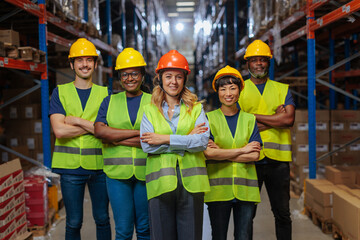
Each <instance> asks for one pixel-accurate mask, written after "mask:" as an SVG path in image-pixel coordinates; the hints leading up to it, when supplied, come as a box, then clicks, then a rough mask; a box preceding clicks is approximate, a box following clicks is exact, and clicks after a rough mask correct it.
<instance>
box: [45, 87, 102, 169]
mask: <svg viewBox="0 0 360 240" xmlns="http://www.w3.org/2000/svg"><path fill="white" fill-rule="evenodd" d="M58 89H59V98H60V102H61V103H62V105H63V107H64V110H65V112H66V116H75V117H80V118H82V119H86V120H89V121H95V119H96V116H97V113H98V111H99V108H100V104H101V102H102V101H103V99H104V98H105V97H106V96H108V89H107V87H101V86H98V85H96V84H93V85H92V88H91V92H90V96H89V99H88V100H87V104H86V107H85V109H84V110H83V109H82V106H81V100H80V98H79V95H78V93H77V91H76V88H75V85H74V83H73V82H71V83H67V84H63V85H59V86H58ZM101 147H102V144H101V140H99V139H97V138H96V137H94V135H93V134H90V133H87V134H83V135H81V136H77V137H72V138H57V139H56V141H55V149H54V154H53V158H52V165H51V167H52V168H66V169H76V168H79V167H82V168H84V169H88V170H100V169H103V165H104V162H103V156H102V151H101Z"/></svg>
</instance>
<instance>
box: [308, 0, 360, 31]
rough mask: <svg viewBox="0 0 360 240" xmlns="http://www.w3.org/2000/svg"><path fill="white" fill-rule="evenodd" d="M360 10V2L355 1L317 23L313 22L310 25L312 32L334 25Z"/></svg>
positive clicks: (321, 18) (319, 19)
mask: <svg viewBox="0 0 360 240" xmlns="http://www.w3.org/2000/svg"><path fill="white" fill-rule="evenodd" d="M359 9H360V0H353V1H351V2H349V3H347V4H345V5H343V6H342V7H340V8H338V9H336V10H334V11H332V12H330V13H328V14H326V15H325V16H323V17H320V18H318V19H316V21H313V22H311V24H309V29H310V31H316V30H318V29H320V28H322V27H325V26H326V25H329V24H330V23H333V22H335V21H337V20H339V19H341V18H343V17H346V16H348V15H350V14H352V13H353V12H356V11H358V10H359Z"/></svg>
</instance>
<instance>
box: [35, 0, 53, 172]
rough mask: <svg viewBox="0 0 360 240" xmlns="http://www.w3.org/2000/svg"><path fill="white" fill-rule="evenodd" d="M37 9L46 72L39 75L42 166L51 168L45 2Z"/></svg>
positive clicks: (40, 46) (40, 3)
mask: <svg viewBox="0 0 360 240" xmlns="http://www.w3.org/2000/svg"><path fill="white" fill-rule="evenodd" d="M38 4H39V7H40V9H41V12H42V13H43V15H42V16H41V17H39V48H40V50H41V51H44V52H45V61H46V71H45V72H43V73H41V119H42V140H43V154H44V165H45V166H46V167H47V168H51V144H50V119H49V80H48V70H47V63H48V53H47V42H46V39H47V38H46V36H47V27H46V7H45V0H39V2H38Z"/></svg>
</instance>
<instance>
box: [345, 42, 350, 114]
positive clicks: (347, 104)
mask: <svg viewBox="0 0 360 240" xmlns="http://www.w3.org/2000/svg"><path fill="white" fill-rule="evenodd" d="M344 47H345V49H344V50H345V58H348V57H350V51H351V50H350V39H349V37H347V38H346V39H345V45H344ZM350 69H351V62H347V63H345V71H350ZM347 80H348V78H345V86H346V83H347ZM345 109H347V110H349V109H350V98H349V97H348V96H345Z"/></svg>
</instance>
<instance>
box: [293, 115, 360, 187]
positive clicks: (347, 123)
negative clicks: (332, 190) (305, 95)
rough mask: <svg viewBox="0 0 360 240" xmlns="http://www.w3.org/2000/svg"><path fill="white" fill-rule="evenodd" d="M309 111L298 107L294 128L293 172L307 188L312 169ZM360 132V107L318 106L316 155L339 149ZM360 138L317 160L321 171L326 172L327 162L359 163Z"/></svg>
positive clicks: (301, 184) (301, 185)
mask: <svg viewBox="0 0 360 240" xmlns="http://www.w3.org/2000/svg"><path fill="white" fill-rule="evenodd" d="M308 130H309V126H308V111H307V110H296V113H295V123H294V127H293V128H292V133H291V134H292V152H293V162H292V172H293V173H294V176H295V181H296V182H297V184H298V185H299V186H300V188H303V183H304V180H305V179H306V178H307V177H308V173H309V133H308ZM359 136H360V111H356V110H331V111H329V110H316V157H317V158H318V157H320V156H321V155H323V154H326V153H328V152H330V151H332V150H335V149H337V148H339V147H340V146H342V145H343V144H345V143H348V142H350V141H352V140H354V139H356V138H357V137H359ZM359 155H360V142H359V141H358V142H355V143H353V144H351V145H350V146H348V147H346V148H345V149H342V150H340V151H339V152H337V153H335V154H333V155H332V156H331V157H328V158H326V159H324V160H322V161H321V162H318V163H317V172H320V173H323V172H324V169H323V166H327V165H359V164H360V158H359Z"/></svg>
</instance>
